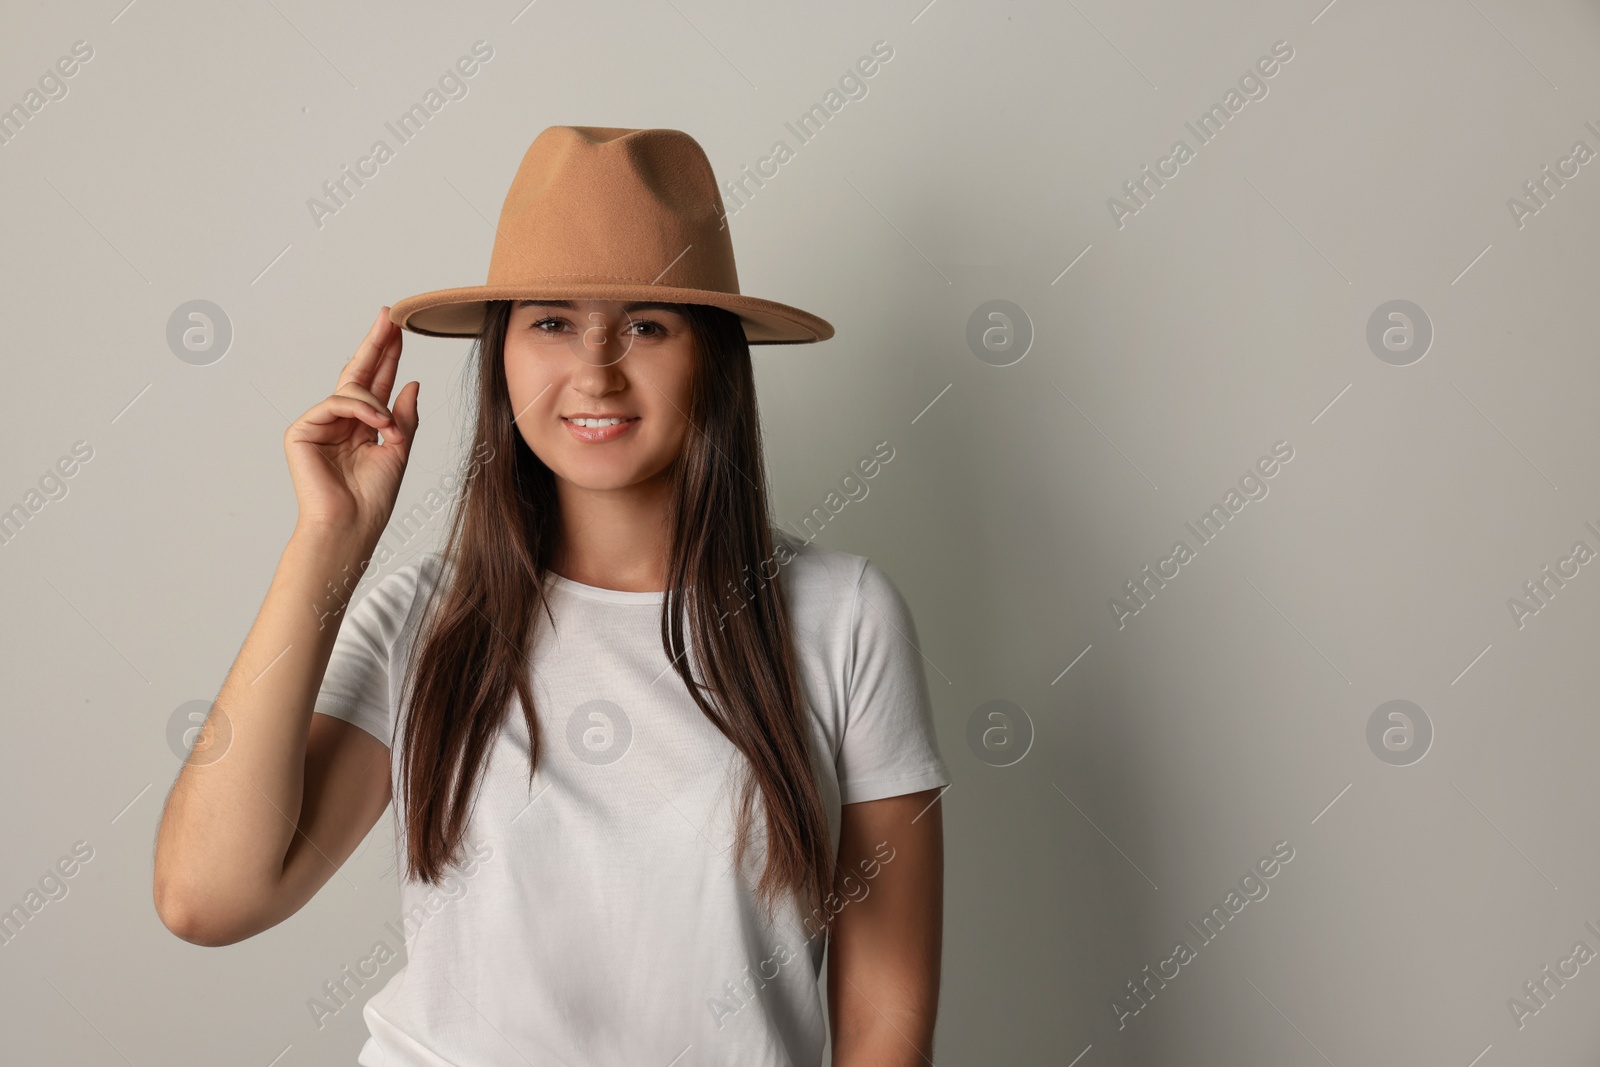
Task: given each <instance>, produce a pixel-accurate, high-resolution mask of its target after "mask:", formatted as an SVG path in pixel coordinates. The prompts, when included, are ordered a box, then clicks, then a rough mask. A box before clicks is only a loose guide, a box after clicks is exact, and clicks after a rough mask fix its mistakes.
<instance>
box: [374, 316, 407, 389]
mask: <svg viewBox="0 0 1600 1067" xmlns="http://www.w3.org/2000/svg"><path fill="white" fill-rule="evenodd" d="M404 333H405V331H404V330H401V329H399V328H398V327H396V328H395V329H393V330H392V331H390V333H389V339H388V340H387V341H386V342H385V343H384V345H383V349H382V351H381V353H380V354H379V356H378V366H377V369H376V370H375V371H374V372H373V375H372V384H371V385H369V386H368V388H369V389H371V390H372V393H373V395H374V396H376V397H377V398H378V400H379V402H380V403H383V404H387V403H389V392H390V390H392V389H393V388H394V379H395V375H396V374H397V373H398V372H399V369H400V339H401V336H402V335H403V334H404Z"/></svg>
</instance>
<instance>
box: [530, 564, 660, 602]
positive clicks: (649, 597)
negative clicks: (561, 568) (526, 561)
mask: <svg viewBox="0 0 1600 1067" xmlns="http://www.w3.org/2000/svg"><path fill="white" fill-rule="evenodd" d="M549 578H550V582H551V584H553V585H554V586H556V587H557V588H559V589H565V590H566V591H567V592H569V593H571V594H573V595H574V596H581V597H586V598H588V599H589V600H604V601H607V602H609V603H612V604H659V603H661V601H662V600H663V599H664V598H665V597H666V595H667V591H666V590H665V589H656V590H644V591H640V590H632V589H605V588H602V587H601V586H598V585H585V584H583V583H582V582H575V581H573V580H572V579H571V578H565V577H562V576H561V575H559V574H557V573H556V572H555V571H550V572H549Z"/></svg>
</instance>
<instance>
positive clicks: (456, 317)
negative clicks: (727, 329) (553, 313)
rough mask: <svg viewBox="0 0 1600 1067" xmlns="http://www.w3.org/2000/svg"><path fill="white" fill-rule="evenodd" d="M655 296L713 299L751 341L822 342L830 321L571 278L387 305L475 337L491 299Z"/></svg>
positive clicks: (748, 303)
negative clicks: (733, 319)
mask: <svg viewBox="0 0 1600 1067" xmlns="http://www.w3.org/2000/svg"><path fill="white" fill-rule="evenodd" d="M538 299H549V300H585V299H587V300H659V301H663V302H666V303H673V304H711V305H713V306H715V307H720V308H726V309H727V310H728V311H732V312H733V313H734V314H736V315H738V316H739V319H740V321H741V322H742V323H743V324H744V335H745V339H746V340H747V341H748V342H749V343H750V344H753V345H797V344H811V343H814V342H817V341H826V340H827V339H828V338H830V337H832V336H833V326H832V325H830V324H829V323H828V322H827V321H826V320H825V319H821V318H818V317H817V316H815V315H813V314H811V313H810V312H807V311H801V310H800V309H799V308H795V307H790V306H789V305H787V304H780V303H778V302H777V301H775V300H763V299H761V298H760V297H754V296H743V295H740V294H736V293H722V292H715V291H711V290H706V289H682V288H678V287H676V286H670V285H630V284H626V283H616V284H611V283H603V282H589V283H585V282H575V283H560V284H557V283H550V284H548V285H466V286H458V287H457V288H454V289H435V290H433V291H432V292H427V293H419V294H417V295H416V296H408V297H406V298H405V299H404V300H399V301H396V302H395V303H394V304H393V305H392V306H390V308H389V319H390V321H391V322H394V323H396V324H397V325H399V326H400V327H401V328H402V329H405V330H410V331H411V332H412V333H420V334H424V335H426V336H428V337H476V336H478V333H479V331H480V330H481V329H482V325H483V313H484V309H485V307H486V305H487V303H488V301H491V300H538Z"/></svg>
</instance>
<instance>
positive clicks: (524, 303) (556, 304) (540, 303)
mask: <svg viewBox="0 0 1600 1067" xmlns="http://www.w3.org/2000/svg"><path fill="white" fill-rule="evenodd" d="M512 306H513V307H514V308H525V307H552V308H566V309H567V310H568V311H571V310H572V301H570V300H518V301H517V302H516V303H515V304H514V305H512ZM650 309H655V310H659V311H674V312H676V311H678V310H679V309H678V308H676V307H674V306H673V305H671V304H668V303H660V302H658V301H637V302H635V303H631V304H624V305H622V310H623V311H646V310H650Z"/></svg>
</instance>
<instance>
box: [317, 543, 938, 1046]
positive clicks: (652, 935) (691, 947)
mask: <svg viewBox="0 0 1600 1067" xmlns="http://www.w3.org/2000/svg"><path fill="white" fill-rule="evenodd" d="M779 536H782V537H783V538H784V539H785V541H786V542H787V543H788V544H789V545H791V546H793V547H795V548H798V555H797V556H796V557H795V558H793V559H791V560H790V561H789V562H787V563H785V564H784V565H783V566H782V567H781V568H780V569H779V576H780V577H779V579H778V580H779V581H781V582H783V583H785V584H784V592H785V595H786V596H787V603H788V608H789V613H790V619H791V621H792V625H793V630H794V634H795V643H796V646H797V652H798V656H799V669H800V673H801V677H802V692H803V694H804V697H805V701H806V704H807V706H808V709H809V711H810V716H809V718H810V722H811V726H812V743H813V746H814V747H813V752H814V753H818V754H820V755H818V756H816V758H817V759H818V760H819V762H820V764H821V765H820V767H819V770H820V775H819V777H820V780H821V783H822V797H823V802H824V805H825V807H826V809H827V812H828V823H829V831H830V834H831V837H832V841H833V845H834V850H835V852H837V848H838V841H839V806H840V804H849V803H855V802H858V801H866V800H876V799H879V798H882V797H889V796H897V795H900V794H904V793H913V792H917V791H919V790H924V789H931V788H935V787H939V786H944V785H948V784H949V782H950V778H949V775H948V772H947V770H946V768H945V765H944V763H943V761H942V760H941V758H940V754H939V750H938V746H937V742H936V738H935V734H934V729H933V721H932V715H931V704H930V701H929V697H928V686H927V678H926V675H925V673H924V668H923V663H922V655H921V652H920V651H919V643H918V641H917V636H916V629H915V627H914V625H913V622H912V619H911V615H910V612H909V610H908V609H907V606H906V603H905V601H904V599H903V598H902V597H901V595H900V593H899V591H898V590H897V589H896V587H895V586H894V585H893V584H892V583H891V582H890V580H889V578H888V577H887V576H886V575H885V574H884V573H883V571H882V570H881V569H879V567H878V566H877V565H876V564H874V563H872V562H871V561H869V560H868V559H867V558H866V557H863V556H858V555H851V554H849V553H845V552H839V551H835V550H832V549H823V548H819V547H818V546H816V545H812V544H807V543H804V542H800V541H798V540H797V539H794V538H792V537H789V535H787V534H783V533H781V532H780V533H779ZM441 566H442V562H441V557H440V555H439V553H437V552H435V553H429V554H425V555H423V556H420V557H418V558H417V559H416V560H413V561H412V562H410V563H408V564H406V565H405V566H402V567H400V568H398V569H396V570H395V571H394V572H392V573H391V574H389V575H386V576H385V577H383V578H382V579H380V580H379V581H378V582H377V584H376V585H374V586H373V587H372V588H371V590H370V591H369V592H368V593H367V594H366V595H365V596H364V597H363V598H362V599H360V600H359V601H358V602H357V603H356V604H355V605H354V606H353V607H351V608H350V609H349V611H348V614H347V617H346V618H345V620H344V621H343V624H342V625H341V627H340V630H339V634H338V637H337V639H336V643H335V645H334V648H333V653H332V657H331V659H330V661H329V664H328V670H327V673H326V676H325V678H324V680H323V684H322V688H321V692H320V693H319V694H318V697H317V701H316V710H317V711H318V712H321V713H322V714H326V715H334V716H337V717H339V718H342V719H347V720H349V721H350V722H353V723H355V724H356V725H357V726H360V727H361V728H362V729H364V730H366V731H368V732H369V733H371V734H373V735H374V736H376V737H377V738H378V739H379V740H381V741H383V742H384V743H385V744H387V745H390V749H391V759H390V767H391V774H392V781H393V787H394V794H395V797H396V804H395V807H394V809H392V810H394V811H395V818H394V832H395V835H396V837H395V840H396V846H395V847H396V855H397V856H403V855H404V838H403V835H404V832H405V829H404V822H403V820H402V818H401V815H400V813H399V811H398V807H399V801H400V799H401V796H402V794H401V783H400V780H399V767H400V757H399V753H398V751H397V750H396V746H397V744H398V738H399V737H400V736H402V735H399V734H396V733H393V732H392V731H393V730H394V726H395V724H394V709H393V707H392V704H393V702H394V700H395V698H396V697H397V696H398V695H399V694H400V686H401V682H402V676H401V672H402V671H403V670H404V664H405V657H406V653H407V652H408V651H409V647H410V645H411V644H412V643H413V641H414V639H415V637H416V635H417V632H418V627H419V624H420V622H421V621H422V612H423V609H424V607H425V606H426V603H427V593H428V590H429V589H430V588H432V587H433V585H434V584H435V583H436V582H437V581H438V578H439V573H440V569H441ZM548 588H549V590H550V607H551V611H552V612H553V614H554V617H555V631H554V633H553V634H552V633H551V632H550V624H549V622H548V620H547V619H546V618H545V616H544V613H543V612H542V611H540V612H537V618H536V622H535V624H534V625H535V636H534V643H533V646H532V648H533V652H532V671H531V678H530V684H531V685H532V687H533V692H534V702H535V709H536V711H537V713H538V716H539V723H540V730H541V736H542V740H543V750H542V752H541V754H540V764H539V767H538V768H537V771H536V773H535V775H534V778H533V784H532V787H531V789H530V787H529V785H528V731H527V725H526V722H525V721H524V718H523V712H522V708H521V707H520V702H518V701H517V700H516V698H515V696H513V697H512V707H511V709H510V712H509V714H508V715H507V716H506V720H505V725H504V727H503V728H502V729H501V731H500V733H499V735H498V737H497V738H496V740H495V742H494V745H493V748H492V749H491V752H490V762H489V766H488V768H487V770H486V773H485V778H484V779H483V784H482V786H481V788H480V791H479V793H478V794H477V801H476V806H475V807H474V808H473V809H472V815H471V819H470V821H469V824H468V829H467V846H466V849H465V852H464V854H463V859H462V861H461V863H460V864H459V866H458V867H457V868H455V869H454V870H452V871H451V872H450V873H449V877H448V878H447V879H446V880H445V881H444V883H443V884H441V885H440V886H437V887H433V886H427V885H425V884H422V883H419V882H402V883H401V917H402V918H401V925H402V928H403V934H404V941H405V951H406V961H407V962H406V964H405V965H404V966H403V967H402V968H401V969H400V970H399V971H397V972H395V973H394V974H393V975H392V976H391V977H390V979H389V981H388V982H387V984H385V985H384V986H383V988H382V989H381V990H379V991H378V992H376V993H375V994H373V995H372V996H371V997H370V999H368V1000H367V1002H366V1004H365V1006H364V1007H363V1009H362V1015H363V1017H364V1019H365V1020H366V1023H367V1027H368V1030H369V1031H370V1036H369V1037H368V1039H367V1041H366V1043H365V1044H364V1045H363V1046H362V1049H361V1054H360V1057H359V1062H360V1063H361V1064H363V1065H364V1067H380V1065H381V1067H424V1065H426V1067H491V1065H502V1064H503V1065H506V1067H527V1065H528V1064H538V1065H541V1067H542V1065H544V1064H565V1065H568V1067H609V1065H618V1067H622V1065H627V1067H637V1065H640V1064H647V1065H652V1067H667V1065H669V1064H670V1065H672V1067H690V1065H699V1064H716V1065H723V1064H727V1065H738V1067H766V1065H771V1067H779V1065H784V1067H790V1065H792V1067H813V1065H816V1064H819V1063H820V1062H821V1059H822V1054H823V1050H824V1046H825V1042H826V1034H827V1023H826V1018H825V1004H824V996H823V993H822V990H821V989H820V988H819V977H820V974H821V967H822V959H823V947H824V946H823V943H822V942H823V939H822V937H821V936H816V934H815V932H816V931H817V930H818V924H817V923H816V922H814V921H813V922H811V923H809V924H808V923H807V922H806V916H805V915H803V914H802V912H801V909H800V906H799V905H798V903H796V902H795V901H794V900H793V898H789V897H786V898H785V903H784V904H783V905H782V906H780V907H779V908H778V909H777V911H776V915H777V921H776V922H775V923H772V922H769V921H768V920H767V918H766V916H765V913H764V911H763V909H762V908H761V906H760V905H759V903H758V902H757V900H756V899H755V897H754V894H753V886H754V884H755V879H756V878H757V877H758V876H759V873H760V871H761V866H762V864H763V863H764V862H765V857H766V851H765V827H764V820H763V819H762V817H761V815H760V811H761V806H760V803H759V800H758V803H757V805H756V807H755V809H754V811H755V815H756V817H755V819H754V820H753V826H752V829H753V837H752V843H751V849H750V852H749V853H748V855H747V857H746V861H745V869H744V871H743V872H742V874H741V873H738V872H735V870H734V867H733V851H732V845H733V840H734V836H733V834H734V814H735V808H734V800H735V797H736V793H737V790H736V788H735V785H736V779H735V777H734V775H733V774H732V771H733V768H734V767H735V766H736V764H735V763H734V762H733V761H734V760H735V759H738V760H740V761H742V760H743V758H744V757H743V756H742V754H741V753H740V752H739V751H738V749H737V748H735V747H734V745H733V743H732V742H730V741H728V740H727V739H726V738H725V737H723V736H722V734H721V733H720V732H719V731H718V730H717V729H716V727H715V726H713V725H712V724H711V722H710V721H709V720H707V719H706V717H705V715H704V714H703V713H702V712H701V711H700V709H699V707H698V706H697V705H696V704H695V703H694V701H693V700H692V699H690V697H689V694H688V691H687V689H686V688H685V687H684V684H683V681H682V680H681V679H680V678H679V677H678V675H677V672H676V671H673V670H670V669H669V664H668V660H667V656H666V654H665V652H664V651H663V649H662V646H661V635H660V616H661V601H662V598H663V594H662V593H660V592H626V591H621V590H612V589H600V588H596V587H594V586H589V585H582V584H579V583H577V582H573V581H570V580H568V579H566V578H563V577H560V576H559V575H551V576H550V579H549V585H548ZM689 655H690V656H691V658H692V657H693V652H692V651H691V652H690V653H689ZM696 677H701V675H700V674H699V672H698V671H697V672H696ZM892 848H893V843H892V842H891V843H890V844H889V845H888V846H886V847H884V848H882V849H880V850H879V854H880V856H883V855H887V856H888V857H889V860H888V862H891V863H892V862H893V860H892V851H890V850H892ZM867 885H868V886H869V888H868V892H870V883H867ZM835 906H837V905H835ZM846 906H848V905H846ZM675 1057H676V1058H675Z"/></svg>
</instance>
